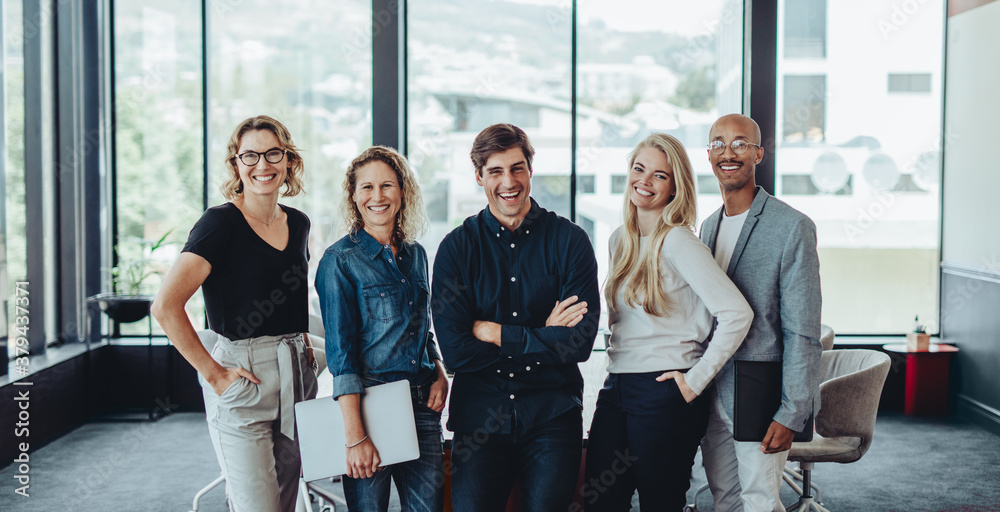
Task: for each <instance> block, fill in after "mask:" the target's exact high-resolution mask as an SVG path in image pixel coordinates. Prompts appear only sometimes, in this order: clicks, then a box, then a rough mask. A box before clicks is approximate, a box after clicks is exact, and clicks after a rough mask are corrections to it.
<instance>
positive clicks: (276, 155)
mask: <svg viewBox="0 0 1000 512" xmlns="http://www.w3.org/2000/svg"><path fill="white" fill-rule="evenodd" d="M287 152H288V150H287V149H277V148H275V149H269V150H267V151H265V152H263V153H258V152H256V151H245V152H244V153H243V154H241V155H237V156H239V157H240V161H241V162H243V165H246V166H248V167H253V166H255V165H257V162H259V161H260V156H261V155H264V160H267V161H268V162H269V163H272V164H276V163H278V162H280V161H281V160H282V159H283V158H285V153H287Z"/></svg>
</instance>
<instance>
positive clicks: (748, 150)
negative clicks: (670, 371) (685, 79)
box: [701, 114, 823, 512]
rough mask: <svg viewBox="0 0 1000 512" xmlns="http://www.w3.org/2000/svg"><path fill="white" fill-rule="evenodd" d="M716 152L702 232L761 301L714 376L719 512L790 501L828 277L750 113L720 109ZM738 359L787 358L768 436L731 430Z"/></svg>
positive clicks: (707, 445) (705, 445)
mask: <svg viewBox="0 0 1000 512" xmlns="http://www.w3.org/2000/svg"><path fill="white" fill-rule="evenodd" d="M709 139H710V140H709V150H708V159H709V162H711V164H712V170H713V172H714V173H715V176H716V178H718V180H719V186H720V188H721V191H722V197H723V202H724V204H723V206H722V208H720V209H719V210H717V211H716V212H714V213H713V214H712V215H711V216H709V217H708V218H707V219H705V222H704V223H703V224H702V228H701V240H702V241H703V242H705V244H706V245H708V247H709V249H711V250H712V254H713V255H715V259H716V261H718V262H719V264H720V266H721V267H722V268H723V269H724V270H726V272H727V274H728V275H729V277H730V279H732V280H733V283H735V284H736V286H737V287H738V288H739V289H740V291H741V292H743V296H744V297H746V299H747V302H749V303H750V307H751V308H752V309H753V313H754V319H753V323H752V324H751V325H750V332H749V333H748V334H747V337H746V340H745V341H744V342H743V344H742V345H741V346H740V348H739V350H737V352H736V353H735V354H734V355H733V357H732V359H730V360H729V362H727V363H726V366H724V367H723V368H722V370H721V371H720V372H719V374H718V375H717V376H716V379H715V382H716V391H715V393H716V398H715V400H714V402H715V405H714V407H712V412H711V415H710V419H709V426H708V432H707V433H706V434H705V438H704V439H703V440H702V445H701V448H702V457H703V459H704V462H705V471H706V473H707V476H708V483H709V486H710V487H711V489H712V495H713V497H714V499H715V509H716V510H718V511H720V512H731V511H741V510H742V511H746V512H761V511H784V510H785V508H784V507H783V506H782V504H781V501H780V500H779V496H778V492H779V490H780V488H781V473H782V470H783V468H784V466H785V461H786V460H787V458H788V449H789V448H790V447H791V446H792V438H793V437H794V435H795V432H797V431H801V430H802V429H804V428H805V427H806V423H807V421H808V419H809V417H810V415H811V414H812V413H813V411H814V410H819V402H818V400H819V392H818V387H819V360H820V353H821V352H822V350H823V348H822V345H820V341H819V329H820V304H821V298H820V284H819V259H818V257H817V255H816V226H815V224H813V222H812V221H811V220H810V219H809V218H808V217H806V216H805V215H804V214H802V213H801V212H799V211H797V210H795V209H793V208H792V207H790V206H788V205H787V204H785V203H783V202H781V201H779V200H778V199H776V198H774V197H773V196H771V195H770V194H768V193H767V192H766V191H765V190H764V189H762V188H760V187H758V186H757V185H756V182H755V180H754V169H755V167H756V165H757V164H758V163H760V161H761V159H762V158H763V156H764V149H763V148H762V147H761V146H760V144H761V136H760V127H759V126H757V123H756V122H754V120H752V119H750V118H749V117H746V116H743V115H740V114H730V115H726V116H723V117H721V118H719V120H717V121H716V122H715V124H713V125H712V129H711V131H710V132H709ZM736 360H750V361H781V362H782V399H781V406H780V408H779V409H778V412H777V413H775V414H774V416H773V418H772V419H773V421H772V422H771V425H770V427H769V428H768V431H767V434H766V436H765V437H764V440H763V442H761V443H757V442H739V441H735V440H734V439H733V422H732V418H733V410H734V409H733V407H734V393H735V364H734V361H736Z"/></svg>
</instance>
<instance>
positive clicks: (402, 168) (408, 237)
mask: <svg viewBox="0 0 1000 512" xmlns="http://www.w3.org/2000/svg"><path fill="white" fill-rule="evenodd" d="M375 161H378V162H382V163H384V164H386V165H388V166H389V168H390V169H392V170H393V171H394V172H395V173H396V179H397V180H398V181H399V189H400V193H401V196H402V197H401V200H400V205H399V212H398V213H396V227H395V228H393V231H392V243H393V244H395V245H397V246H398V245H401V244H403V243H413V242H416V240H417V238H419V237H420V236H421V235H423V234H424V231H425V230H426V229H427V223H428V220H427V210H426V208H424V199H423V195H422V194H421V193H420V185H419V184H418V183H417V177H416V175H415V174H414V173H413V170H411V169H410V164H409V163H407V161H406V158H405V157H404V156H403V155H401V154H399V152H397V151H396V150H395V149H393V148H390V147H386V146H372V147H370V148H368V149H366V150H364V151H363V152H362V153H361V154H360V155H358V156H357V157H356V158H355V159H354V160H353V161H351V165H349V166H348V167H347V173H346V174H345V175H344V200H343V204H342V209H343V219H344V224H346V226H347V232H348V233H355V232H357V231H358V230H361V229H364V228H365V222H364V219H362V218H361V212H359V211H358V206H357V204H356V203H355V202H354V190H355V188H356V187H357V181H358V171H359V170H360V169H361V168H362V167H364V166H365V165H366V164H368V163H371V162H375Z"/></svg>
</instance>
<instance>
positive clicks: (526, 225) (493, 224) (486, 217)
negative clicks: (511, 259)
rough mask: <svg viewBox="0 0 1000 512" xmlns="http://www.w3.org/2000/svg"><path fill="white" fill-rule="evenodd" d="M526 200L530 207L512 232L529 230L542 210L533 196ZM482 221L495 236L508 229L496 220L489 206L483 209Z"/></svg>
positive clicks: (517, 232) (518, 232) (526, 231)
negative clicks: (529, 202)
mask: <svg viewBox="0 0 1000 512" xmlns="http://www.w3.org/2000/svg"><path fill="white" fill-rule="evenodd" d="M528 200H529V201H531V209H530V210H528V214H527V215H525V216H524V220H523V221H522V222H521V225H520V226H518V227H517V229H516V230H514V233H513V234H521V233H528V232H530V231H531V225H532V224H533V223H534V222H535V219H538V218H539V217H540V216H541V215H542V212H543V211H544V210H543V209H542V207H541V206H538V203H537V202H535V198H533V197H529V198H528ZM483 222H484V223H485V224H486V227H487V228H489V230H490V233H495V234H496V235H497V236H500V234H501V233H503V232H505V231H509V230H508V229H507V228H506V227H504V226H503V224H500V221H499V220H497V218H496V217H495V216H493V212H491V211H490V207H489V206H487V207H486V208H484V209H483ZM508 234H509V233H508Z"/></svg>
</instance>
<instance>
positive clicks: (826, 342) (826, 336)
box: [819, 324, 833, 350]
mask: <svg viewBox="0 0 1000 512" xmlns="http://www.w3.org/2000/svg"><path fill="white" fill-rule="evenodd" d="M819 342H820V343H822V344H823V350H833V328H832V327H830V326H829V325H826V324H820V326H819Z"/></svg>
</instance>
